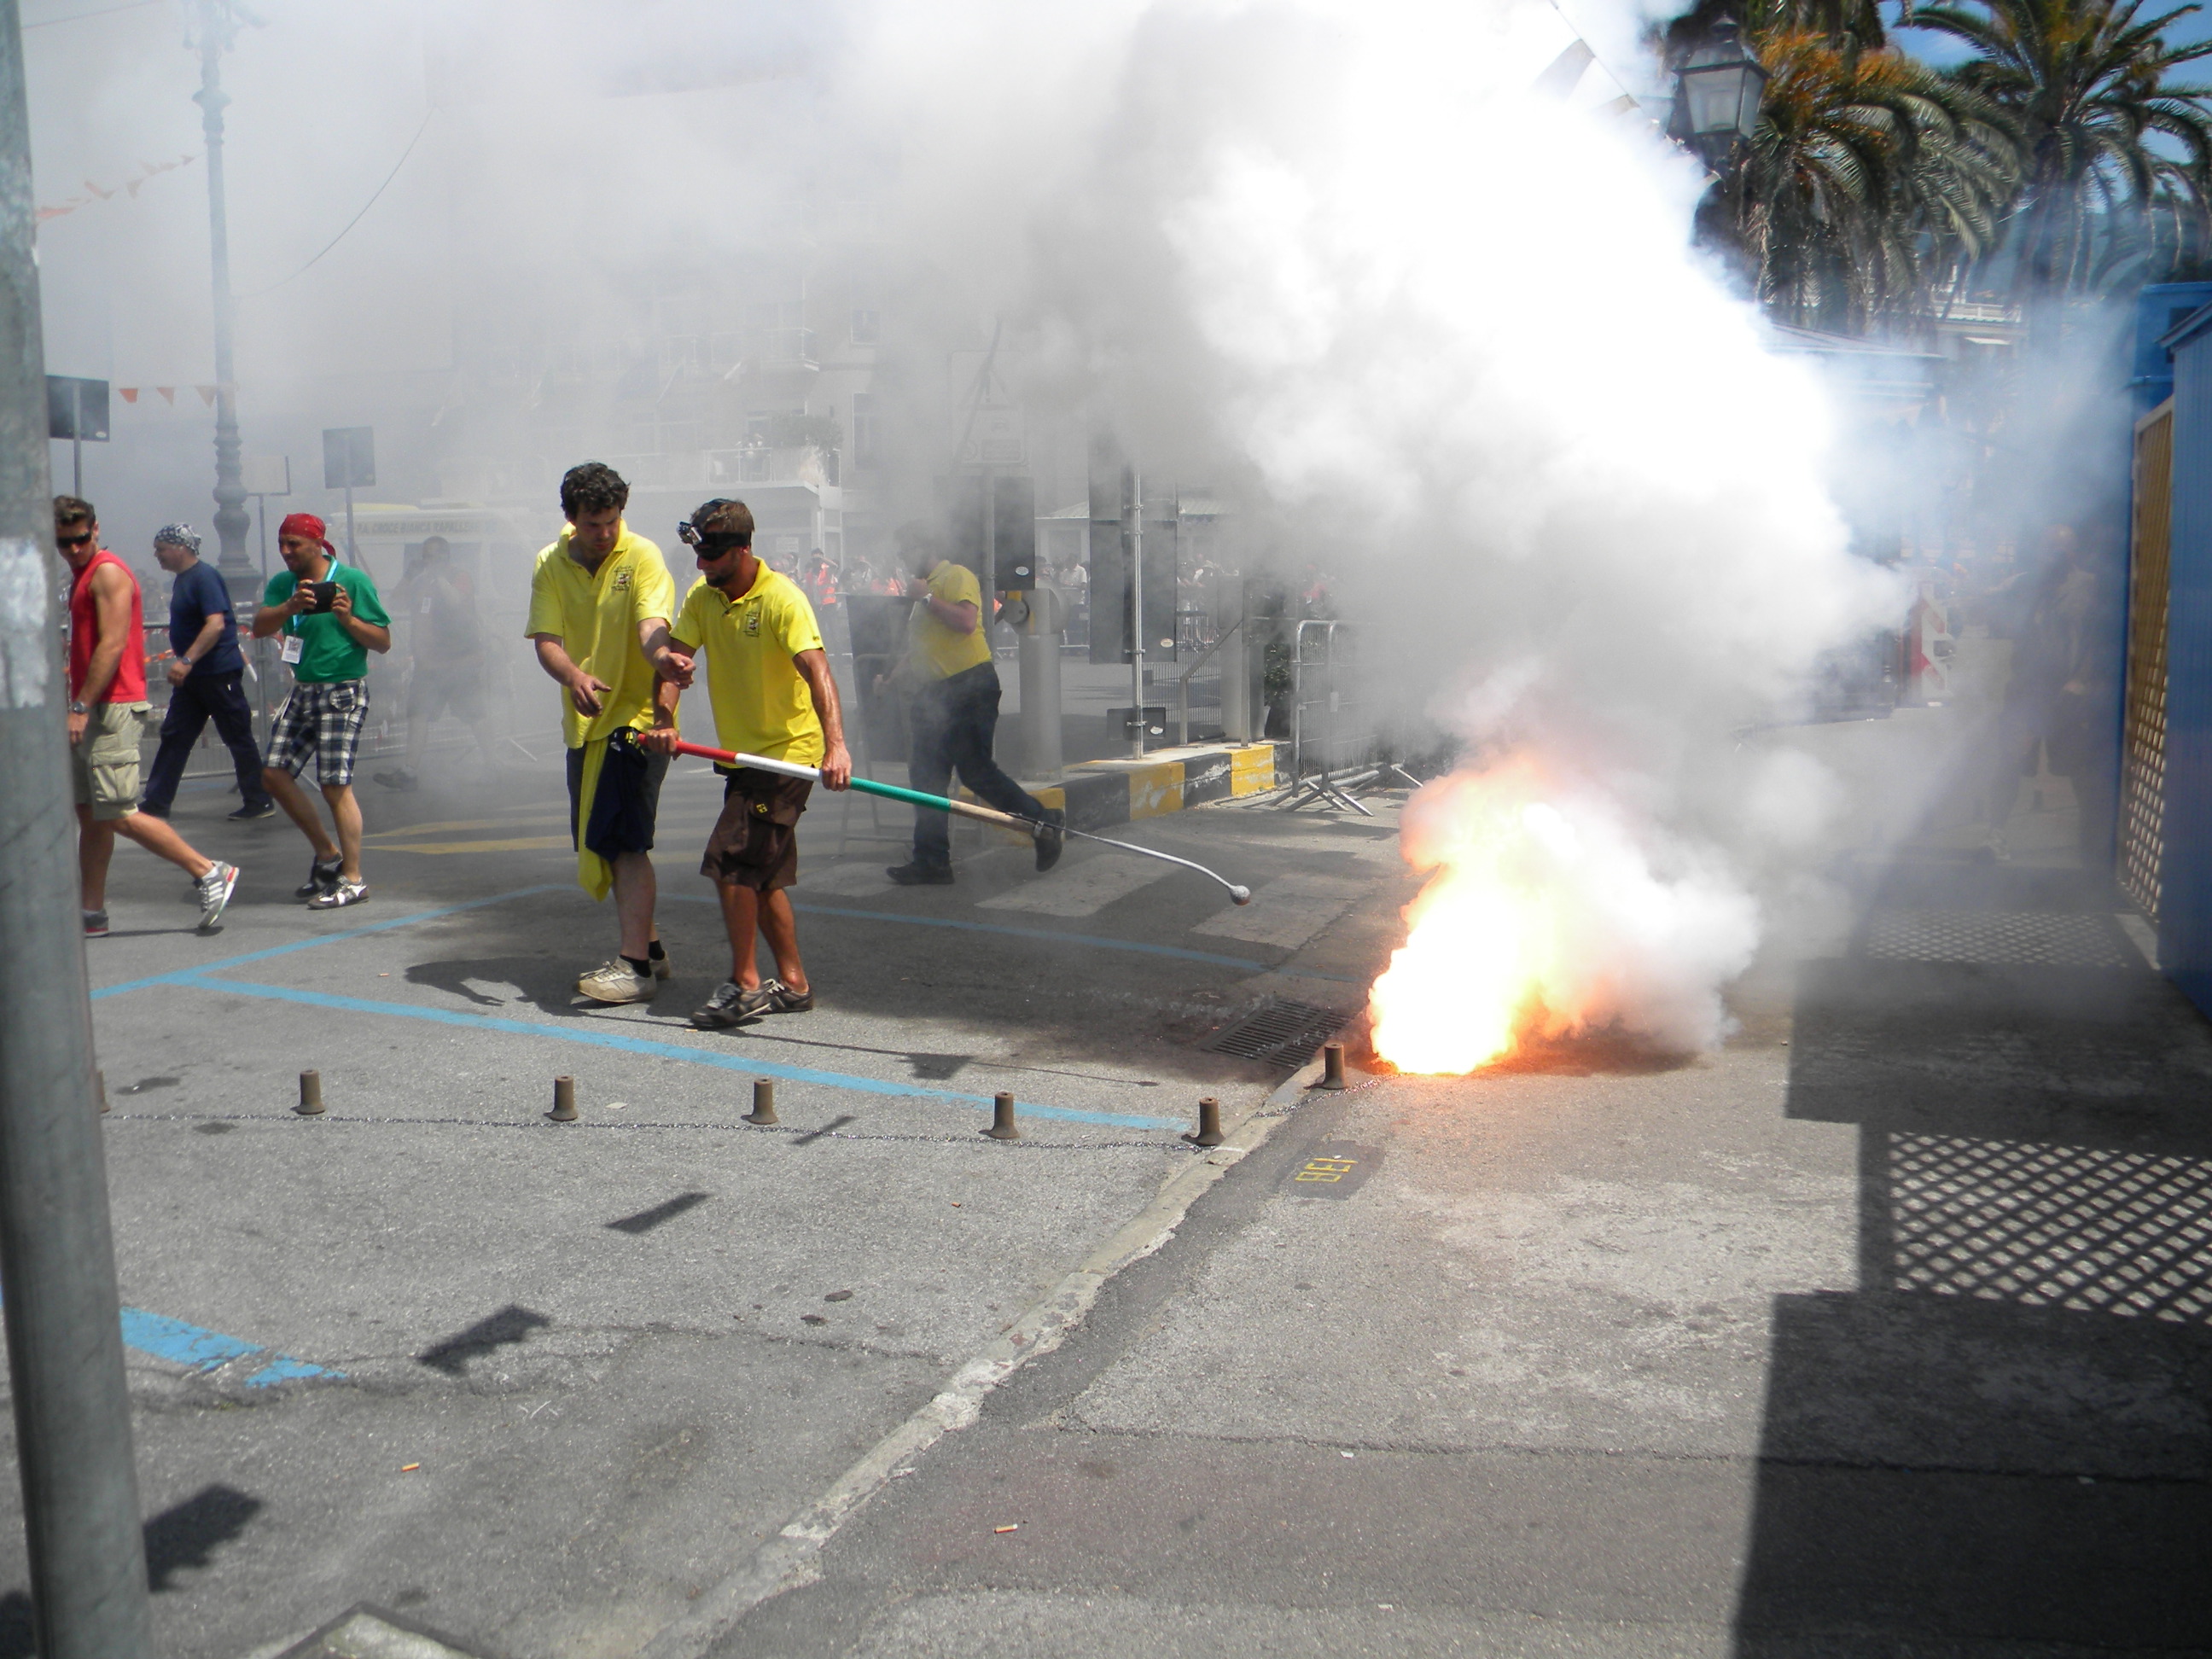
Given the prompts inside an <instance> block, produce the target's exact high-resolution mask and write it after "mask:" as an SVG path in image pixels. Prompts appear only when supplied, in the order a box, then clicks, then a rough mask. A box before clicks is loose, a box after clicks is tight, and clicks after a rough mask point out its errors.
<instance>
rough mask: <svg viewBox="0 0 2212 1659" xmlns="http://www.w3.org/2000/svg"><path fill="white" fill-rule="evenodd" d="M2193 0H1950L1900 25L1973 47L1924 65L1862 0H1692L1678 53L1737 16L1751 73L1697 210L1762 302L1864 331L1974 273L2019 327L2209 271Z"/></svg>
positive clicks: (2205, 51) (2210, 156)
mask: <svg viewBox="0 0 2212 1659" xmlns="http://www.w3.org/2000/svg"><path fill="white" fill-rule="evenodd" d="M2197 9H2198V8H2197V6H2196V5H2194V4H2190V5H2184V6H2179V7H2175V8H2172V9H2167V10H2164V11H2160V12H2157V13H2155V14H2154V15H2144V14H2143V11H2142V0H1948V3H1942V4H1938V5H1936V6H1933V7H1931V8H1928V9H1922V10H1919V11H1917V12H1915V11H1913V10H1912V9H1911V3H1910V0H1907V4H1906V9H1905V14H1904V16H1903V19H1902V21H1904V22H1905V23H1907V24H1909V25H1911V27H1917V28H1923V29H1929V30H1935V31H1937V32H1940V33H1944V34H1947V35H1949V36H1951V37H1952V38H1954V40H1958V41H1960V42H1961V43H1963V44H1964V45H1965V46H1967V47H1968V49H1969V50H1970V52H1971V53H1972V55H1971V56H1970V57H1969V58H1968V59H1967V60H1966V62H1965V63H1963V64H1960V65H1959V66H1957V67H1956V68H1954V69H1952V70H1935V69H1933V68H1931V67H1929V65H1928V64H1924V63H1922V62H1921V61H1919V60H1918V59H1917V58H1912V57H1911V56H1910V55H1908V54H1907V53H1905V52H1902V51H1900V50H1899V49H1898V48H1897V47H1896V46H1893V45H1892V44H1891V43H1890V41H1889V40H1888V38H1887V33H1886V32H1885V30H1884V27H1883V24H1882V19H1881V11H1880V9H1879V6H1878V4H1877V3H1876V0H1748V3H1747V4H1743V5H1738V4H1736V3H1733V0H1699V3H1698V4H1697V5H1696V6H1695V7H1694V8H1693V9H1692V10H1691V11H1690V12H1689V13H1688V14H1686V15H1684V16H1683V17H1680V18H1679V19H1677V20H1676V21H1674V23H1673V24H1672V25H1670V26H1669V27H1668V29H1667V31H1666V33H1665V35H1664V37H1663V46H1662V50H1663V52H1664V55H1665V56H1666V57H1667V58H1668V60H1669V62H1670V64H1673V65H1679V64H1680V62H1681V60H1682V58H1684V57H1685V56H1686V53H1687V52H1688V50H1689V49H1690V47H1691V46H1692V45H1693V44H1694V43H1695V42H1696V41H1697V40H1699V39H1702V38H1704V37H1705V35H1706V34H1707V33H1710V31H1711V28H1712V27H1714V25H1715V23H1716V22H1717V21H1719V20H1720V19H1722V18H1723V17H1729V18H1740V20H1741V23H1742V25H1743V27H1744V31H1745V33H1746V36H1747V39H1748V40H1749V41H1750V42H1751V44H1752V46H1753V50H1754V51H1755V52H1756V53H1757V55H1758V57H1759V61H1760V64H1761V65H1762V66H1763V67H1764V68H1765V70H1767V73H1768V76H1769V77H1770V78H1769V80H1768V82H1767V86H1766V91H1765V99H1764V101H1763V106H1762V108H1761V112H1760V119H1759V129H1758V131H1757V133H1756V135H1755V136H1754V137H1753V140H1752V142H1751V143H1750V145H1749V147H1748V149H1747V151H1746V152H1745V153H1744V154H1743V155H1741V157H1740V158H1738V160H1737V162H1736V164H1735V165H1733V166H1731V167H1728V168H1726V169H1724V170H1723V178H1722V179H1721V181H1720V182H1719V183H1718V184H1717V185H1716V188H1715V191H1714V193H1713V195H1712V197H1710V198H1709V200H1708V202H1707V204H1706V209H1705V212H1704V214H1703V215H1702V216H1701V224H1700V232H1701V234H1703V235H1705V237H1706V238H1707V240H1711V241H1713V242H1716V243H1718V244H1720V245H1722V246H1726V247H1728V248H1729V249H1730V250H1732V251H1733V252H1735V254H1736V255H1737V257H1738V258H1740V260H1741V264H1742V265H1743V268H1744V270H1745V271H1746V273H1747V277H1748V279H1749V280H1750V281H1751V282H1752V283H1753V284H1754V285H1755V286H1756V289H1757V291H1758V294H1759V298H1760V299H1761V301H1764V302H1765V304H1766V305H1767V306H1768V307H1769V308H1770V309H1771V311H1772V312H1773V313H1774V314H1775V315H1776V316H1778V318H1780V319H1783V320H1785V321H1789V322H1793V323H1798V324H1802V325H1809V326H1815V327H1823V328H1831V329H1845V330H1850V331H1860V330H1864V329H1867V328H1869V327H1875V326H1879V325H1885V324H1891V323H1908V324H1909V323H1910V322H1911V321H1914V320H1917V319H1923V318H1925V317H1926V316H1927V315H1928V314H1929V311H1930V308H1931V307H1932V306H1933V305H1934V304H1935V303H1936V296H1937V295H1939V294H1940V293H1942V292H1943V291H1947V290H1955V289H1961V288H1964V287H1966V286H1968V285H1969V284H1970V283H1971V284H1972V285H1978V286H1981V287H1997V288H2000V289H2009V290H2010V292H2011V295H2012V297H2013V299H2014V301H2015V303H2017V304H2020V305H2021V306H2022V307H2023V308H2024V309H2025V310H2026V311H2027V313H2028V314H2029V316H2030V319H2031V322H2033V319H2034V317H2035V316H2036V314H2037V313H2038V311H2039V308H2041V307H2049V306H2063V305H2065V304H2067V303H2069V302H2070V301H2077V300H2080V299H2083V298H2087V297H2091V296H2093V295H2098V294H2100V293H2103V292H2106V291H2107V290H2109V289H2112V288H2113V287H2115V286H2117V285H2118V284H2121V283H2130V282H2142V281H2158V280H2161V279H2165V278H2169V277H2171V276H2175V275H2178V274H2196V273H2197V272H2200V271H2203V270H2206V269H2208V268H2212V113H2209V112H2208V111H2207V108H2206V100H2208V99H2212V86H2206V85H2200V84H2197V82H2192V81H2186V80H2183V79H2180V78H2179V75H2180V73H2181V72H2182V71H2183V70H2185V68H2186V66H2187V65H2189V64H2192V63H2194V62H2196V61H2197V60H2199V59H2202V58H2206V57H2212V40H2207V41H2202V42H2198V43H2196V44H2193V45H2175V44H2172V43H2171V42H2169V41H2168V40H2167V39H2166V33H2167V31H2168V30H2169V29H2170V28H2171V27H2172V25H2173V24H2175V23H2176V22H2177V21H2179V20H2180V19H2182V18H2183V17H2185V16H2187V15H2190V14H2191V13H2192V12H2195V11H2196V10H2197Z"/></svg>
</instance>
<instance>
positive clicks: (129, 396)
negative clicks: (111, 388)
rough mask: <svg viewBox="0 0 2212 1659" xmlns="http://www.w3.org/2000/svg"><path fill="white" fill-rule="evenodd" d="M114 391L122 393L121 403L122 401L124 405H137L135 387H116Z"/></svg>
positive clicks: (136, 389)
mask: <svg viewBox="0 0 2212 1659" xmlns="http://www.w3.org/2000/svg"><path fill="white" fill-rule="evenodd" d="M115 389H116V391H118V392H120V393H122V394H123V401H124V402H125V403H126V404H135V403H137V401H138V388H137V386H118V387H116V388H115Z"/></svg>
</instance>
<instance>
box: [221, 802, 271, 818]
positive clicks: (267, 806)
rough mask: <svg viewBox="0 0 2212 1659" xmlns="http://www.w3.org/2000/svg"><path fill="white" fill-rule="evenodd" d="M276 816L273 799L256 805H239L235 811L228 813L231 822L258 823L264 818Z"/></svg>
mask: <svg viewBox="0 0 2212 1659" xmlns="http://www.w3.org/2000/svg"><path fill="white" fill-rule="evenodd" d="M229 817H230V821H231V822H232V823H259V822H260V821H261V820H262V819H264V818H273V817H276V802H275V801H273V800H264V801H263V802H262V803H261V805H258V806H241V807H240V808H239V809H238V811H235V812H233V813H231V814H229Z"/></svg>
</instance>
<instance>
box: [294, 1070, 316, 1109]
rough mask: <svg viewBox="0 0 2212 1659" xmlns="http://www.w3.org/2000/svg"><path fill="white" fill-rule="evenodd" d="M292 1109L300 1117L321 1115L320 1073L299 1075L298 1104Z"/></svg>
mask: <svg viewBox="0 0 2212 1659" xmlns="http://www.w3.org/2000/svg"><path fill="white" fill-rule="evenodd" d="M293 1110H294V1111H295V1112H297V1113H298V1114H299V1115H301V1117H320V1116H321V1115H323V1074H322V1073H320V1072H302V1073H300V1103H299V1104H298V1105H297V1106H295V1107H294V1108H293Z"/></svg>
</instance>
